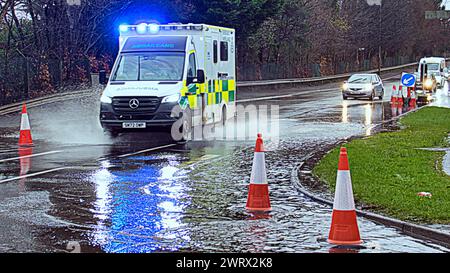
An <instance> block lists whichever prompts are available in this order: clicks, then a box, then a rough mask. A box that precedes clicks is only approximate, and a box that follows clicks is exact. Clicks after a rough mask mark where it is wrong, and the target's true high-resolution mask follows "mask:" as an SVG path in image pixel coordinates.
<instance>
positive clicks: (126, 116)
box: [100, 24, 236, 135]
mask: <svg viewBox="0 0 450 273" xmlns="http://www.w3.org/2000/svg"><path fill="white" fill-rule="evenodd" d="M119 39H120V41H119V42H120V47H119V55H118V56H117V59H116V61H115V64H114V67H113V69H112V72H111V75H110V78H109V80H105V82H103V84H106V81H108V82H107V85H106V88H105V90H104V92H103V94H102V96H101V109H100V123H101V125H102V127H103V128H104V129H105V131H107V132H110V133H111V134H112V135H116V134H117V133H119V132H123V131H126V130H129V129H134V130H145V129H147V130H148V129H149V130H152V129H153V128H155V127H172V126H173V125H174V123H175V122H176V121H179V120H181V118H182V117H183V116H184V117H190V118H189V120H185V121H184V122H183V124H182V126H183V127H192V126H199V125H206V124H213V123H218V122H224V121H226V120H227V119H228V118H231V117H233V116H234V115H235V111H236V64H235V58H236V46H235V30H234V29H230V28H224V27H216V26H210V25H205V24H168V25H155V24H139V25H122V26H120V38H119ZM177 105H179V106H180V107H181V109H182V113H181V114H179V115H178V114H174V113H173V112H172V110H173V109H174V108H175V106H177ZM183 129H186V128H183Z"/></svg>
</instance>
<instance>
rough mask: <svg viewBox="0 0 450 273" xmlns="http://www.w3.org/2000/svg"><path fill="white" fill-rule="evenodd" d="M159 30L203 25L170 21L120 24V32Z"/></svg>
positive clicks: (143, 32) (184, 28)
mask: <svg viewBox="0 0 450 273" xmlns="http://www.w3.org/2000/svg"><path fill="white" fill-rule="evenodd" d="M160 30H203V25H197V24H187V25H185V24H177V23H171V24H168V25H157V24H146V23H141V24H139V25H125V24H124V25H120V27H119V31H120V33H127V32H130V31H131V32H133V31H135V32H137V33H138V34H156V33H158V32H159V31H160Z"/></svg>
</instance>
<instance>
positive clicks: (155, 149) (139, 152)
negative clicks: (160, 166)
mask: <svg viewBox="0 0 450 273" xmlns="http://www.w3.org/2000/svg"><path fill="white" fill-rule="evenodd" d="M176 145H177V144H169V145H165V146H160V147H155V148H150V149H146V150H142V151H138V152H135V153H130V154H124V155H119V156H118V158H124V157H129V156H133V155H138V154H143V153H147V152H152V151H157V150H162V149H165V148H169V147H173V146H176Z"/></svg>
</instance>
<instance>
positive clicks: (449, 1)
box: [442, 0, 450, 10]
mask: <svg viewBox="0 0 450 273" xmlns="http://www.w3.org/2000/svg"><path fill="white" fill-rule="evenodd" d="M442 4H443V5H445V9H446V10H450V0H443V1H442Z"/></svg>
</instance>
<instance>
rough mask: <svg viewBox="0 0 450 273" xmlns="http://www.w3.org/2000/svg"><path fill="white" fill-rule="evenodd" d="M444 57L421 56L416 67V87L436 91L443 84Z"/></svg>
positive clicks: (444, 79)
mask: <svg viewBox="0 0 450 273" xmlns="http://www.w3.org/2000/svg"><path fill="white" fill-rule="evenodd" d="M445 68H446V61H445V58H441V57H427V58H422V59H421V60H420V62H419V66H418V68H417V72H416V76H417V86H416V87H417V88H418V89H422V90H425V91H434V92H435V91H436V90H435V89H436V88H442V87H444V85H445V81H446V78H445Z"/></svg>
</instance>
